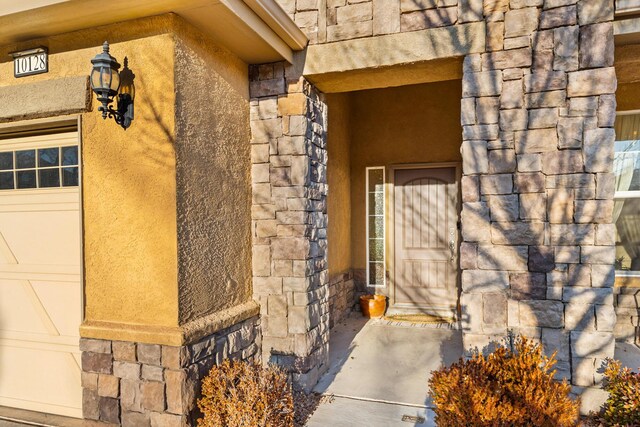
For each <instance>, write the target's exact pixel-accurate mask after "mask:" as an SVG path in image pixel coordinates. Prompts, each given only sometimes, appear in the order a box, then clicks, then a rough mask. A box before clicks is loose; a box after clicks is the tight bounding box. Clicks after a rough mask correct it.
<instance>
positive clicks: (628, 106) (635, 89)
mask: <svg viewBox="0 0 640 427" xmlns="http://www.w3.org/2000/svg"><path fill="white" fill-rule="evenodd" d="M616 101H617V103H618V107H617V109H618V111H629V110H640V82H637V83H626V84H620V85H618V90H617V91H616Z"/></svg>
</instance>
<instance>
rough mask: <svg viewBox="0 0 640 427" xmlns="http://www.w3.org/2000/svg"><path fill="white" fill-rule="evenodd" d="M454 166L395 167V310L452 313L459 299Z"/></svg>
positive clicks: (456, 185)
mask: <svg viewBox="0 0 640 427" xmlns="http://www.w3.org/2000/svg"><path fill="white" fill-rule="evenodd" d="M456 176H457V174H456V168H455V167H438V168H424V169H396V171H395V176H394V182H395V185H394V199H395V200H394V202H395V203H394V205H395V208H394V235H395V237H394V240H395V242H394V257H395V262H394V265H395V272H394V295H393V301H392V302H393V305H394V306H395V307H396V308H403V307H407V308H419V309H420V311H422V312H426V313H429V314H434V315H452V314H453V313H455V308H456V305H457V300H458V291H457V278H458V268H457V265H458V262H457V240H458V239H457V236H458V228H457V223H458V184H457V181H456Z"/></svg>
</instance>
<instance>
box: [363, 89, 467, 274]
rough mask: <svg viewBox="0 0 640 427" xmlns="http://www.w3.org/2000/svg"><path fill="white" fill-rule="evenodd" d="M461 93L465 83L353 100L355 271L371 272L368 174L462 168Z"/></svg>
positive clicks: (385, 92) (382, 91)
mask: <svg viewBox="0 0 640 427" xmlns="http://www.w3.org/2000/svg"><path fill="white" fill-rule="evenodd" d="M461 93H462V86H461V82H460V81H459V80H452V81H445V82H438V83H430V84H423V85H415V86H404V87H399V88H392V89H375V90H368V91H361V92H354V93H352V94H351V115H350V117H351V119H350V122H351V215H352V216H351V242H352V264H353V268H358V269H364V268H366V253H365V251H366V228H365V226H366V219H365V212H366V211H365V168H366V167H368V166H387V167H388V166H390V165H394V164H401V163H439V162H460V161H461V156H460V145H461V143H462V129H461V126H460V99H461V96H462V95H461ZM386 180H387V182H389V180H390V177H389V171H388V170H387V175H386ZM387 194H389V193H388V192H387ZM389 208H390V203H389V201H387V212H388V209H389ZM387 216H388V215H387ZM387 227H389V224H387ZM387 243H389V242H387ZM387 253H389V248H387ZM387 261H388V262H389V260H387Z"/></svg>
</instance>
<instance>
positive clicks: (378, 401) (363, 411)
mask: <svg viewBox="0 0 640 427" xmlns="http://www.w3.org/2000/svg"><path fill="white" fill-rule="evenodd" d="M329 349H330V355H329V357H330V368H329V371H328V372H327V373H326V374H325V375H324V376H323V377H322V378H321V379H320V381H319V383H318V385H317V386H316V387H315V389H314V391H315V392H316V393H321V394H324V395H330V396H332V398H330V399H324V400H323V402H322V403H321V404H320V405H319V406H318V408H317V409H316V411H315V413H314V414H313V415H312V416H311V418H310V419H309V421H308V423H307V426H309V427H320V426H323V427H324V426H332V427H342V426H345V427H346V426H367V427H378V426H379V427H387V426H388V427H392V426H398V427H408V426H420V427H423V426H433V425H435V424H433V412H432V411H431V410H430V409H429V406H430V402H429V398H428V390H429V387H428V384H427V381H428V380H429V378H430V373H431V371H432V370H435V369H438V368H439V367H441V366H442V365H443V364H450V363H452V362H454V361H456V360H458V358H459V357H460V356H461V355H462V335H461V333H460V331H457V330H450V329H437V328H435V327H433V326H431V325H415V326H411V325H406V324H397V323H396V324H389V322H385V321H381V320H370V321H367V319H363V318H362V317H360V316H359V315H354V316H353V317H351V318H348V319H347V320H346V321H344V322H342V323H340V324H339V325H337V326H336V327H335V328H334V329H333V330H332V331H331V343H330V347H329ZM405 416H406V417H405ZM416 416H417V417H421V418H423V419H424V420H425V421H424V422H417V421H415V420H411V418H409V417H416ZM403 417H405V420H404V421H403Z"/></svg>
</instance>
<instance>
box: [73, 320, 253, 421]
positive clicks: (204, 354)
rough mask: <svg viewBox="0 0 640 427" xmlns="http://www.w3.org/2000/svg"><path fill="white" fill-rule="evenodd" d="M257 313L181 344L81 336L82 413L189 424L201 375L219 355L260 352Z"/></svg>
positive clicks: (237, 356)
mask: <svg viewBox="0 0 640 427" xmlns="http://www.w3.org/2000/svg"><path fill="white" fill-rule="evenodd" d="M260 346H261V335H260V318H259V317H258V316H255V317H252V318H250V319H247V320H245V321H244V322H241V323H238V324H237V325H234V326H231V327H229V328H227V329H223V330H221V331H219V332H216V333H215V334H213V335H210V336H207V337H205V338H203V339H201V340H199V341H198V342H195V343H192V344H189V345H184V346H180V347H174V346H167V345H158V344H144V343H134V342H125V341H110V340H99V339H85V338H83V339H81V340H80V350H81V351H82V387H83V401H82V406H83V416H84V418H86V419H90V420H99V421H103V422H106V423H111V424H118V425H122V426H131V427H151V426H163V427H164V426H167V427H169V426H189V425H195V424H196V419H197V417H198V410H197V406H196V400H197V398H198V397H199V394H200V380H201V379H202V378H203V377H204V376H205V375H206V374H207V373H208V372H209V370H210V369H211V367H212V366H213V365H214V364H218V363H220V362H222V361H223V360H224V359H228V358H230V359H234V360H254V361H257V360H259V358H260V351H259V349H260Z"/></svg>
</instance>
